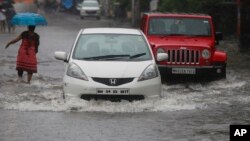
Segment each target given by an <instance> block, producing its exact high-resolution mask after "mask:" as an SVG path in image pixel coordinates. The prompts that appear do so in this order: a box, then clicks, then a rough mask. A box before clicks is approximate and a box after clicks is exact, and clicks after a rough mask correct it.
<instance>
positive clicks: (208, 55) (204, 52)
mask: <svg viewBox="0 0 250 141" xmlns="http://www.w3.org/2000/svg"><path fill="white" fill-rule="evenodd" d="M201 55H202V57H203V58H204V59H209V58H210V57H211V53H210V51H209V50H207V49H204V50H203V51H202V53H201Z"/></svg>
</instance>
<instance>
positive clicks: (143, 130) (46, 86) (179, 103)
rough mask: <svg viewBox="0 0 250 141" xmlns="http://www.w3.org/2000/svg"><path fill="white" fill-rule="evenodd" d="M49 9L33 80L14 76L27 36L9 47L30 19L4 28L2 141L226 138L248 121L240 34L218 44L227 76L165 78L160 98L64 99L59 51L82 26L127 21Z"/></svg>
mask: <svg viewBox="0 0 250 141" xmlns="http://www.w3.org/2000/svg"><path fill="white" fill-rule="evenodd" d="M42 14H44V15H45V16H46V18H47V19H48V22H49V25H48V26H46V27H37V28H36V32H37V33H39V35H40V37H41V39H40V41H41V44H40V48H39V53H38V55H37V56H38V62H39V63H38V73H37V74H35V75H34V76H33V80H32V82H31V84H30V85H28V84H25V83H17V82H16V81H15V80H16V78H17V74H16V71H15V59H16V54H17V51H18V47H19V45H20V42H19V43H16V44H14V45H11V46H10V47H9V48H8V49H4V45H5V44H6V43H7V41H9V40H10V39H13V38H14V37H16V36H17V35H19V34H20V33H21V32H22V31H23V30H25V27H16V32H15V33H14V34H7V33H5V34H0V70H1V71H0V113H1V114H0V141H9V140H12V141H24V140H25V141H33V140H36V141H44V140H48V141H49V140H54V141H61V140H65V141H79V140H84V141H99V140H104V141H116V140H119V141H196V140H197V141H217V140H223V141H227V140H229V125H230V124H249V122H250V107H249V104H250V83H249V81H250V63H249V59H250V54H249V53H240V52H239V51H238V49H237V44H236V42H235V41H234V40H226V41H224V42H222V43H221V45H220V46H219V47H218V48H219V49H221V50H225V51H227V52H228V54H229V59H228V71H227V79H222V80H215V81H210V82H184V83H177V84H163V86H162V90H163V93H162V97H161V98H155V99H145V100H140V101H133V102H129V101H125V100H124V101H121V102H111V101H105V100H98V101H95V100H91V101H86V100H82V99H68V100H64V99H63V97H62V76H63V69H64V64H63V62H62V61H58V60H56V59H54V52H55V51H66V52H68V51H69V50H70V48H71V46H72V44H73V42H74V39H75V37H76V36H77V33H78V31H79V30H80V29H81V28H84V27H114V26H115V27H117V26H122V27H128V25H127V24H126V23H125V22H120V21H113V20H112V19H104V18H103V19H101V20H100V21H97V20H95V19H94V18H93V19H91V18H90V19H85V20H80V17H79V16H77V15H72V14H65V13H50V14H46V13H42ZM25 77H26V76H25ZM25 77H24V78H25Z"/></svg>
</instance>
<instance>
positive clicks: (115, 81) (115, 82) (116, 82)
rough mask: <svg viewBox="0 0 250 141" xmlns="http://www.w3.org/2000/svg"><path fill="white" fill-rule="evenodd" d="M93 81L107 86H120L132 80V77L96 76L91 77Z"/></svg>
mask: <svg viewBox="0 0 250 141" xmlns="http://www.w3.org/2000/svg"><path fill="white" fill-rule="evenodd" d="M92 79H93V80H94V81H95V82H98V83H102V84H105V85H108V86H120V85H123V84H126V83H129V82H132V81H133V80H134V78H97V77H92Z"/></svg>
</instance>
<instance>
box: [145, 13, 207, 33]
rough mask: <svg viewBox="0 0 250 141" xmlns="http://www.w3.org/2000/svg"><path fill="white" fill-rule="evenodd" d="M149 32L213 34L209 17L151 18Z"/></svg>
mask: <svg viewBox="0 0 250 141" xmlns="http://www.w3.org/2000/svg"><path fill="white" fill-rule="evenodd" d="M149 34H151V35H164V36H168V35H176V36H178V35H179V36H183V35H186V36H211V28H210V22H209V19H205V18H203V19H201V18H172V17H171V18H165V17H164V18H162V17H160V18H151V19H150V28H149Z"/></svg>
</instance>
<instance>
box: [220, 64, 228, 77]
mask: <svg viewBox="0 0 250 141" xmlns="http://www.w3.org/2000/svg"><path fill="white" fill-rule="evenodd" d="M220 77H221V78H223V79H226V78H227V68H226V65H224V66H223V67H222V69H221V75H220Z"/></svg>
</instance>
